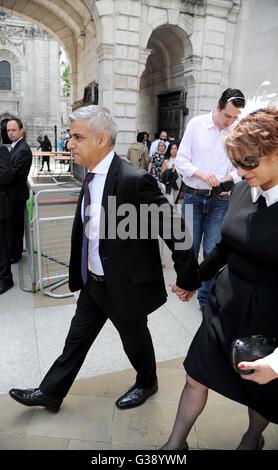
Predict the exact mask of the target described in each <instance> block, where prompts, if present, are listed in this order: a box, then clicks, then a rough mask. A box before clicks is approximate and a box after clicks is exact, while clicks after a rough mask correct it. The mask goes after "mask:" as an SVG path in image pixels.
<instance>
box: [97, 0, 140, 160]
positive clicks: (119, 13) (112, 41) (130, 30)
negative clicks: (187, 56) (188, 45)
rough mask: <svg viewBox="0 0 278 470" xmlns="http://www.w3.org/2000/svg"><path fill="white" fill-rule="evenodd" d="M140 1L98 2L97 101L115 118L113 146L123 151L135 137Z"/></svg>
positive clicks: (124, 151)
mask: <svg viewBox="0 0 278 470" xmlns="http://www.w3.org/2000/svg"><path fill="white" fill-rule="evenodd" d="M140 12H141V2H140V1H137V0H132V1H131V0H126V1H123V2H111V1H109V0H108V1H105V2H104V1H102V2H98V13H99V20H100V22H101V30H102V42H101V44H100V45H99V47H98V49H97V54H98V61H99V86H100V103H101V104H103V106H107V107H108V108H109V109H110V110H111V111H112V113H113V115H114V117H115V120H116V122H117V125H118V128H119V130H120V131H119V133H118V138H117V146H116V150H117V152H118V153H119V154H120V155H126V154H127V149H128V147H129V145H130V144H131V143H132V142H134V141H135V140H136V132H137V129H136V108H137V101H138V88H139V86H138V83H139V23H140Z"/></svg>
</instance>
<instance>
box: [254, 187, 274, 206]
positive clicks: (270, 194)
mask: <svg viewBox="0 0 278 470" xmlns="http://www.w3.org/2000/svg"><path fill="white" fill-rule="evenodd" d="M260 196H264V197H265V201H266V205H267V207H268V206H271V205H272V204H275V202H277V201H278V184H276V185H275V186H273V187H272V188H270V189H267V190H266V191H264V190H263V189H262V188H261V187H260V186H257V187H256V188H251V197H252V201H253V202H254V203H255V202H257V200H258V199H259V197H260Z"/></svg>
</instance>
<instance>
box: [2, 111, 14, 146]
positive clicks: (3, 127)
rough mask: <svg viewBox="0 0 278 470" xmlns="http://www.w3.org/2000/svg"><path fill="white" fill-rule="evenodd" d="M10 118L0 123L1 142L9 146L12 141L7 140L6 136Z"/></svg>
mask: <svg viewBox="0 0 278 470" xmlns="http://www.w3.org/2000/svg"><path fill="white" fill-rule="evenodd" d="M11 117H12V116H11ZM9 119H11V118H6V119H3V121H1V142H2V144H11V143H12V141H11V140H10V139H9V137H8V134H7V122H8V121H9Z"/></svg>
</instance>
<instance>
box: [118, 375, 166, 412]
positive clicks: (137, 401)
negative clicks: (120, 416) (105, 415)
mask: <svg viewBox="0 0 278 470" xmlns="http://www.w3.org/2000/svg"><path fill="white" fill-rule="evenodd" d="M157 390H158V385H157V382H155V384H154V385H153V386H152V387H149V388H139V387H136V386H135V385H133V387H131V388H130V389H129V390H128V391H127V392H126V393H125V394H124V395H122V396H121V397H120V398H118V400H117V401H116V406H117V407H118V408H120V409H121V410H125V409H127V408H134V407H135V406H140V405H142V403H144V402H145V401H146V400H147V398H149V397H150V396H151V395H154V394H155V393H156V392H157Z"/></svg>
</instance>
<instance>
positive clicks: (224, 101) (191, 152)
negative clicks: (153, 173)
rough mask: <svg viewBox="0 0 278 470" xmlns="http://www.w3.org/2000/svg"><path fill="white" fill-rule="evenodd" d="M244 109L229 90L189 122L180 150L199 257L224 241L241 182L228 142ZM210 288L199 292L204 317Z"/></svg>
mask: <svg viewBox="0 0 278 470" xmlns="http://www.w3.org/2000/svg"><path fill="white" fill-rule="evenodd" d="M244 105H245V99H244V95H243V93H242V92H241V91H240V90H238V89H233V88H227V89H226V90H225V91H224V92H223V93H222V95H221V97H220V99H219V101H218V104H217V106H216V108H215V109H214V110H213V111H211V112H210V113H209V114H203V115H201V116H196V117H194V118H193V119H191V121H189V123H188V125H187V127H186V130H185V133H184V135H183V138H182V141H181V143H180V146H179V150H178V154H177V158H176V162H175V167H176V170H177V172H178V173H179V174H181V175H182V177H183V182H184V185H185V186H184V189H183V190H184V191H185V196H184V205H183V212H184V214H185V217H186V219H187V220H188V219H189V218H190V217H192V207H193V243H194V249H195V253H196V256H198V255H199V251H200V246H201V242H203V257H204V258H205V257H206V256H207V255H208V254H209V253H210V252H211V250H212V249H213V248H214V246H215V244H216V243H217V242H218V241H219V240H220V235H221V223H222V220H223V218H224V215H225V213H226V211H227V209H228V204H229V190H230V189H232V186H233V184H234V183H236V182H238V181H239V179H240V178H239V177H238V175H237V173H236V171H235V169H234V168H233V166H232V164H231V162H230V161H229V159H228V158H227V154H226V152H225V149H224V138H225V137H226V136H227V135H229V134H230V133H231V132H232V130H233V128H234V126H235V123H236V121H237V118H238V116H239V115H240V110H241V108H243V107H244ZM224 182H225V184H224ZM220 184H221V185H220ZM209 285H210V283H209V281H207V282H204V283H202V287H201V288H200V289H199V290H198V296H197V297H198V301H199V305H200V309H201V311H202V313H203V314H204V312H205V308H206V304H207V299H208V290H209Z"/></svg>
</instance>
